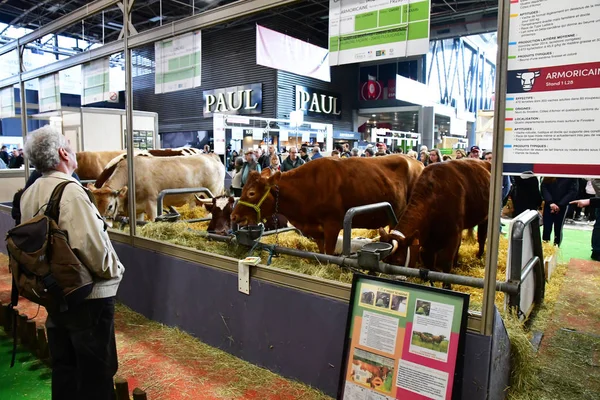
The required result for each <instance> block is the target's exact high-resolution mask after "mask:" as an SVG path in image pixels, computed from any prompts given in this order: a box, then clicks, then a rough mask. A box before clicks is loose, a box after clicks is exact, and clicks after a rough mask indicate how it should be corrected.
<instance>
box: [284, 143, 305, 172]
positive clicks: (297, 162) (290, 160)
mask: <svg viewBox="0 0 600 400" xmlns="http://www.w3.org/2000/svg"><path fill="white" fill-rule="evenodd" d="M303 164H304V160H303V159H301V158H300V157H298V149H297V148H296V147H290V155H289V156H288V157H287V158H286V159H285V160H283V163H281V172H286V171H291V170H293V169H294V168H298V167H299V166H301V165H303Z"/></svg>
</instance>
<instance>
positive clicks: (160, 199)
mask: <svg viewBox="0 0 600 400" xmlns="http://www.w3.org/2000/svg"><path fill="white" fill-rule="evenodd" d="M190 193H205V194H207V195H208V197H210V198H211V199H212V198H214V197H215V196H214V195H213V194H212V192H211V191H210V190H209V189H208V188H205V187H200V188H181V189H165V190H163V191H161V192H160V193H159V194H158V199H156V215H157V216H160V215H162V213H163V204H162V203H163V199H164V198H165V196H172V195H176V194H190Z"/></svg>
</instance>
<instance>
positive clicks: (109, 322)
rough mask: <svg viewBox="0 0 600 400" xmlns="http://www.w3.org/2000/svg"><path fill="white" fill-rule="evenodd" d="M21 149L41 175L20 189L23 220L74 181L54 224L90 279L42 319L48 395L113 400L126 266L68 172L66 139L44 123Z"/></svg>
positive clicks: (70, 159) (71, 166)
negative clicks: (81, 292)
mask: <svg viewBox="0 0 600 400" xmlns="http://www.w3.org/2000/svg"><path fill="white" fill-rule="evenodd" d="M25 154H26V155H27V158H28V159H29V160H30V162H31V164H33V165H35V166H36V169H37V170H38V171H40V172H41V173H42V177H40V178H39V179H37V180H36V181H35V183H34V184H33V185H31V186H30V187H29V188H28V189H27V190H25V191H24V192H23V195H22V197H21V201H20V211H21V213H20V214H21V217H22V220H23V221H27V220H30V219H31V218H33V216H34V215H35V214H36V213H38V212H39V211H40V210H43V209H44V207H45V206H46V204H47V203H48V201H49V199H50V196H51V193H52V191H53V190H54V188H55V187H56V185H58V184H59V183H60V182H64V181H73V182H76V183H74V184H69V185H67V186H66V187H65V190H64V193H63V195H62V198H61V202H60V216H59V220H58V225H59V227H60V229H61V230H63V231H65V233H66V234H67V237H68V239H69V245H70V246H71V248H72V249H73V251H74V253H75V254H77V256H78V258H79V260H80V261H81V263H82V265H81V266H79V267H78V268H87V269H88V270H89V271H90V273H91V274H92V276H93V278H94V287H93V289H92V292H91V293H90V295H89V296H88V297H87V298H86V299H85V300H84V301H83V302H82V303H80V304H78V305H76V306H71V307H70V308H69V309H68V310H67V311H64V312H54V311H50V312H49V314H48V317H47V319H46V331H47V335H48V348H49V350H50V355H51V359H52V389H51V390H52V398H53V399H98V400H100V399H101V400H105V399H113V398H114V384H113V377H114V375H115V373H116V372H117V367H118V359H117V348H116V340H115V331H114V314H115V296H116V294H117V290H118V288H119V284H120V282H121V279H122V277H123V273H124V271H125V267H123V265H122V264H121V262H120V261H119V257H118V256H117V253H116V252H115V250H114V248H113V246H112V243H111V241H110V238H109V237H108V233H107V232H106V230H105V225H104V221H103V219H102V217H100V213H99V212H98V209H97V208H96V206H95V205H94V204H93V203H92V202H91V201H90V199H89V197H88V195H87V194H86V193H85V189H84V188H82V187H81V184H80V183H78V182H77V181H75V180H74V179H73V178H72V177H71V175H72V174H73V172H74V171H75V169H77V158H76V156H75V152H74V151H73V150H72V148H71V146H70V144H69V142H68V140H67V139H66V138H65V137H64V136H63V135H62V134H61V133H60V132H58V131H57V130H56V129H54V128H52V127H50V126H49V125H46V126H44V127H42V128H40V129H36V130H35V131H33V132H31V133H29V134H28V135H27V141H26V142H25Z"/></svg>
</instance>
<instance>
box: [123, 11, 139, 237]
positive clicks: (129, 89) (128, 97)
mask: <svg viewBox="0 0 600 400" xmlns="http://www.w3.org/2000/svg"><path fill="white" fill-rule="evenodd" d="M132 3H133V1H132ZM123 8H124V10H128V12H125V11H123V32H124V33H123V47H124V50H123V51H124V52H125V54H124V55H125V127H126V129H127V177H128V179H129V182H128V183H129V190H128V193H127V195H128V196H129V234H130V236H131V237H132V238H133V236H135V230H136V223H135V221H136V219H137V218H136V213H135V210H136V206H135V171H134V170H133V169H134V165H133V164H134V163H133V82H132V80H131V76H132V74H131V50H130V49H129V34H130V32H129V29H128V27H129V22H130V21H129V17H130V15H129V12H130V10H131V8H130V6H129V0H123Z"/></svg>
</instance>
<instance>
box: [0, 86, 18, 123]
mask: <svg viewBox="0 0 600 400" xmlns="http://www.w3.org/2000/svg"><path fill="white" fill-rule="evenodd" d="M15 115H16V111H15V90H14V89H13V87H12V86H9V87H5V88H3V89H2V90H0V118H12V117H14V116H15Z"/></svg>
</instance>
